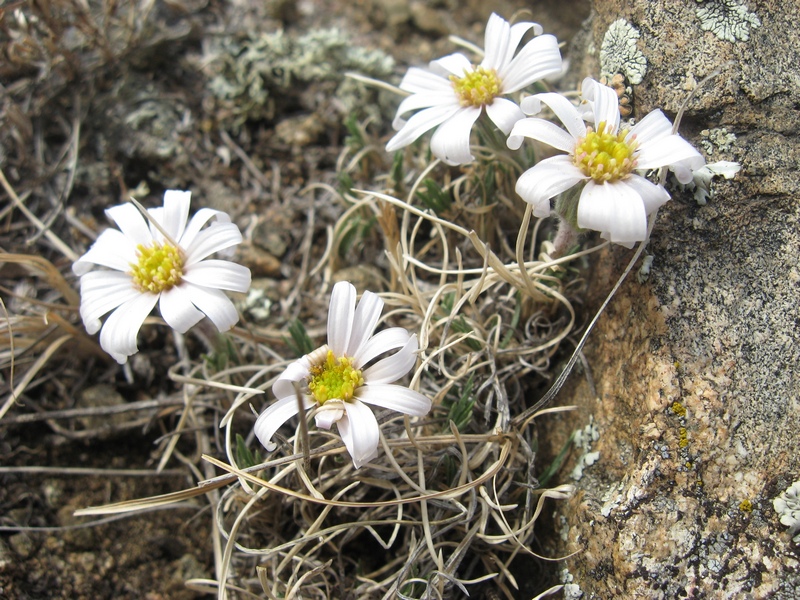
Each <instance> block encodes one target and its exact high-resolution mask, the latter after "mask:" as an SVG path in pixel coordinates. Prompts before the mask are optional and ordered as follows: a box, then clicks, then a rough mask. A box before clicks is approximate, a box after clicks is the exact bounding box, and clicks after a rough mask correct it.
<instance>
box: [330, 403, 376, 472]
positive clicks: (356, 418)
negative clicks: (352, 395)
mask: <svg viewBox="0 0 800 600" xmlns="http://www.w3.org/2000/svg"><path fill="white" fill-rule="evenodd" d="M344 406H345V410H346V411H347V414H346V416H344V417H342V418H341V419H340V420H339V422H338V424H337V427H338V429H339V435H341V436H342V441H343V442H344V445H345V446H346V447H347V451H348V452H349V453H350V457H351V458H352V459H353V465H354V466H355V468H356V469H360V468H361V466H362V465H363V464H364V463H365V462H367V461H369V460H371V459H372V458H374V457H375V456H377V455H378V441H379V440H380V429H379V427H378V421H377V420H376V419H375V415H373V414H372V411H371V410H370V408H369V406H367V405H366V404H364V403H363V402H360V401H358V400H354V401H352V402H345V405H344Z"/></svg>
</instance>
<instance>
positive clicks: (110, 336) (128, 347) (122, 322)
mask: <svg viewBox="0 0 800 600" xmlns="http://www.w3.org/2000/svg"><path fill="white" fill-rule="evenodd" d="M157 300H158V294H137V295H136V296H135V297H133V298H131V299H130V300H128V301H127V302H125V303H124V304H122V305H120V306H119V307H118V308H117V309H116V310H115V311H114V312H112V313H111V315H110V316H109V317H108V318H107V319H106V322H105V323H104V324H103V328H102V329H101V330H100V346H101V347H102V348H103V350H105V351H106V352H108V353H109V354H111V355H112V356H114V358H117V361H118V362H121V363H124V362H125V361H126V360H127V357H128V356H130V355H131V354H136V352H138V351H139V348H138V346H137V345H136V335H137V334H138V333H139V329H140V328H141V327H142V323H143V322H144V320H145V318H146V317H147V315H149V314H150V311H151V310H153V307H154V306H155V305H156V301H157ZM118 357H124V360H122V361H119V359H118Z"/></svg>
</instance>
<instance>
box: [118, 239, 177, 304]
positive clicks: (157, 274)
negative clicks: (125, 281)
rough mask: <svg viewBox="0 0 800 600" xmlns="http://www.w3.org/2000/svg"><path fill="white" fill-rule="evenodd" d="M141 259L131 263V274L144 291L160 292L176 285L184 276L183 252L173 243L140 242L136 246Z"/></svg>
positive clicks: (136, 284)
mask: <svg viewBox="0 0 800 600" xmlns="http://www.w3.org/2000/svg"><path fill="white" fill-rule="evenodd" d="M136 254H137V256H138V257H139V261H138V262H136V263H131V270H130V275H131V278H132V279H133V285H135V286H136V287H137V288H138V289H139V290H141V291H142V292H152V293H153V294H159V293H161V292H164V291H166V290H168V289H170V288H172V287H174V286H176V285H179V284H180V282H181V278H182V277H183V254H182V253H181V250H180V249H179V248H176V247H175V246H172V245H171V244H159V243H158V242H156V243H154V244H153V245H152V246H147V247H146V246H144V245H142V244H139V245H138V246H137V247H136Z"/></svg>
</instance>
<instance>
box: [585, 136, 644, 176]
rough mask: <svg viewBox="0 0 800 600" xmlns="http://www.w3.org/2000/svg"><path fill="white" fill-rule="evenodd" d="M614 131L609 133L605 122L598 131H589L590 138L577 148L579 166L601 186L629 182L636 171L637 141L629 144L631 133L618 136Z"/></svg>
mask: <svg viewBox="0 0 800 600" xmlns="http://www.w3.org/2000/svg"><path fill="white" fill-rule="evenodd" d="M610 129H611V128H610V127H609V128H608V131H606V123H605V122H602V123H600V125H598V126H597V131H592V128H591V127H589V128H588V132H587V133H586V137H584V138H582V139H581V140H579V141H578V145H577V146H575V166H576V167H578V168H579V169H580V170H581V172H582V173H583V174H584V175H586V176H587V177H591V178H592V179H594V180H595V181H597V182H599V183H603V182H606V181H609V182H614V181H618V180H620V179H625V178H626V177H627V176H628V175H629V174H630V172H631V171H633V170H634V169H635V168H636V159H635V158H634V157H633V153H634V151H635V150H636V147H637V146H638V144H637V142H636V140H634V139H631V140H630V141H627V142H626V141H625V137H626V136H627V135H628V130H627V129H624V130H622V131H620V132H619V133H617V134H614V133H611V131H610Z"/></svg>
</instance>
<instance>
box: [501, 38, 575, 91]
mask: <svg viewBox="0 0 800 600" xmlns="http://www.w3.org/2000/svg"><path fill="white" fill-rule="evenodd" d="M561 68H562V64H561V52H560V51H559V49H558V40H557V39H556V38H555V36H552V35H549V34H546V35H540V36H539V37H536V38H533V39H532V40H531V41H530V42H528V43H527V44H525V45H524V46H523V47H522V50H520V51H519V53H518V54H517V55H516V56H515V57H514V60H512V61H511V62H510V63H509V64H508V66H507V67H505V68H504V69H503V70H502V71H500V72H498V73H497V75H498V76H499V77H500V81H502V82H503V93H504V94H513V93H514V92H516V91H519V90H521V89H522V88H524V87H527V86H529V85H530V84H532V83H533V82H534V81H539V80H540V79H544V78H545V77H549V76H550V75H557V74H559V73H561Z"/></svg>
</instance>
